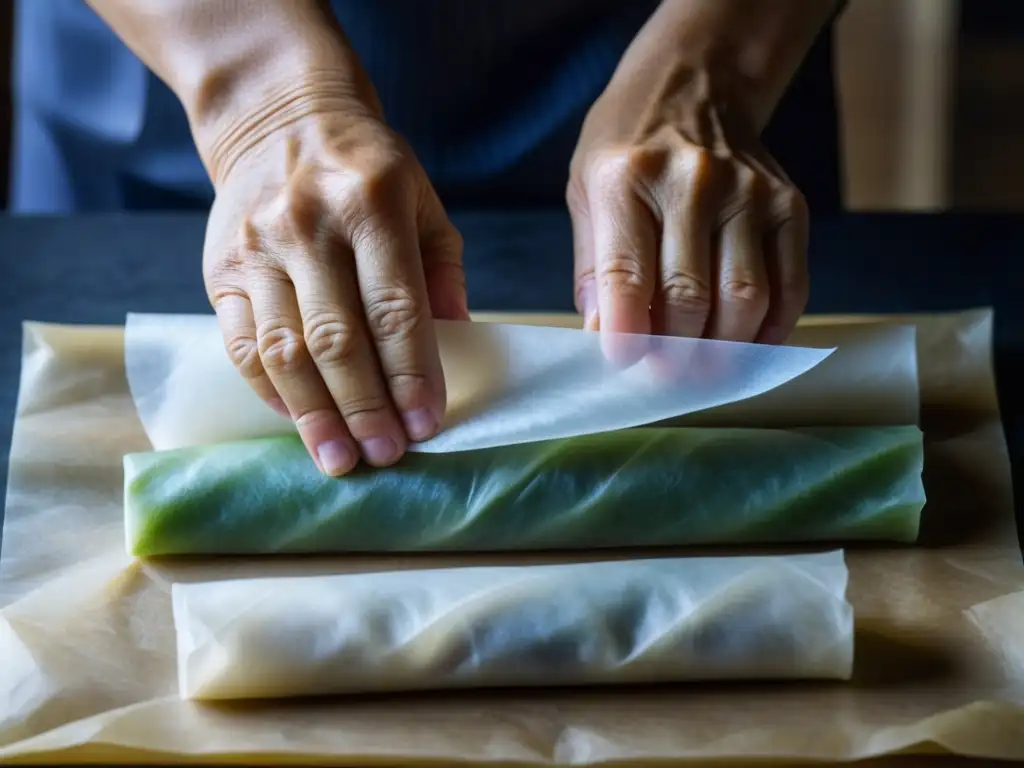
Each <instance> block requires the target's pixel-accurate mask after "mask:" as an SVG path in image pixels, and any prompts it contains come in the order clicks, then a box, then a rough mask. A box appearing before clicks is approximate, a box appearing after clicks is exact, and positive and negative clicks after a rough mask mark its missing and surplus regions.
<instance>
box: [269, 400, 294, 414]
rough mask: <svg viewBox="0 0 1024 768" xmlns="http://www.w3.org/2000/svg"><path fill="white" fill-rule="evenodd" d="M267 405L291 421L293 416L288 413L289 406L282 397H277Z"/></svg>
mask: <svg viewBox="0 0 1024 768" xmlns="http://www.w3.org/2000/svg"><path fill="white" fill-rule="evenodd" d="M267 405H269V406H270V407H271V408H273V409H274V410H275V411H276V412H277V413H279V414H281V415H282V416H284V417H285V418H286V419H290V418H291V417H292V415H291V414H290V413H288V406H286V405H285V404H284V400H282V399H281V398H280V397H275V398H274V399H273V400H268V401H267Z"/></svg>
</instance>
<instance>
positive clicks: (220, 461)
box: [125, 426, 925, 556]
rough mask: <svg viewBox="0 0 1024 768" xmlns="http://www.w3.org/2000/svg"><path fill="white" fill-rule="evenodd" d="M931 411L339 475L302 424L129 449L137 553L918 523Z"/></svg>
mask: <svg viewBox="0 0 1024 768" xmlns="http://www.w3.org/2000/svg"><path fill="white" fill-rule="evenodd" d="M923 454H924V449H923V437H922V434H921V432H920V430H919V429H917V427H912V426H908V427H884V428H873V427H871V428H867V427H865V428H860V427H855V428H824V429H823V428H818V429H803V430H768V429H636V430H626V431H623V432H618V433H612V434H602V435H590V436H585V437H578V438H570V439H566V440H557V441H550V442H545V443H534V444H526V445H518V446H510V447H503V448H494V449H487V450H481V451H471V452H464V453H451V454H409V455H408V456H406V457H405V458H403V460H402V461H401V462H399V464H397V465H396V466H394V467H391V468H388V469H362V468H360V469H357V470H356V471H355V472H354V473H352V474H350V475H348V476H346V477H343V478H328V477H326V476H324V475H322V474H321V473H320V472H319V471H318V470H317V468H316V466H315V465H314V464H313V462H312V461H311V460H310V458H309V456H308V455H307V454H306V452H305V451H304V449H303V446H302V443H301V442H300V441H299V439H298V438H297V437H280V438H270V439H263V440H252V441H246V442H240V443H233V444H224V445H216V446H209V447H201V448H187V449H182V450H177V451H168V452H163V453H150V454H134V455H129V456H126V457H125V515H126V526H127V540H128V548H129V550H130V552H131V553H132V554H134V555H137V556H157V555H188V554H224V555H227V554H271V553H292V554H295V553H341V552H416V551H460V550H461V551H490V550H540V549H577V548H579V549H584V548H585V549H593V548H604V547H638V546H670V545H673V546H683V545H698V544H737V543H772V542H809V541H853V540H883V541H897V542H911V541H913V540H915V539H916V537H917V533H918V527H919V523H920V516H921V509H922V507H923V506H924V501H925V496H924V487H923V485H922V482H921V471H922V468H923V461H924V458H923Z"/></svg>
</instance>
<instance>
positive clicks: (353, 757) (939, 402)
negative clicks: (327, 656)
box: [0, 311, 1024, 765]
mask: <svg viewBox="0 0 1024 768" xmlns="http://www.w3.org/2000/svg"><path fill="white" fill-rule="evenodd" d="M489 319H494V318H489ZM500 319H502V320H504V321H509V320H513V321H514V322H517V323H530V322H541V323H550V324H563V323H565V322H566V321H565V319H564V318H558V317H555V318H526V317H517V318H509V317H505V318H500ZM893 325H910V326H912V327H913V328H914V329H916V346H917V360H916V368H917V374H918V375H919V378H920V403H921V411H920V414H921V419H920V421H921V427H922V429H923V430H924V433H925V438H926V459H925V485H926V491H927V495H928V504H927V506H926V509H925V514H924V519H923V521H922V540H921V544H922V546H919V547H913V548H907V547H899V548H888V549H881V550H877V549H872V550H859V549H858V550H850V551H848V552H847V553H846V560H847V566H848V568H849V576H850V582H849V589H848V598H849V601H850V603H851V604H852V605H853V608H854V612H855V616H856V629H855V643H856V658H855V662H854V668H853V674H852V679H851V680H850V682H848V683H835V682H817V683H814V682H810V683H801V684H797V683H793V684H789V685H782V686H780V685H778V684H771V683H749V682H748V683H734V684H730V685H729V686H727V687H721V686H712V685H708V684H689V685H683V686H660V687H645V686H642V685H637V686H630V687H626V688H623V687H613V688H590V689H586V690H584V691H575V690H551V689H547V690H544V691H543V692H540V693H536V692H533V691H530V690H523V691H519V692H508V691H505V692H499V691H488V692H448V693H444V694H442V693H436V692H423V693H419V694H407V695H402V696H393V695H384V694H380V695H376V696H358V697H353V698H347V699H346V698H340V699H339V698H328V699H318V700H315V701H309V700H295V701H289V702H280V701H277V702H266V703H260V704H251V703H250V704H246V705H245V706H238V705H230V706H229V705H226V704H224V703H211V702H194V701H182V700H181V699H180V697H179V687H178V681H177V674H176V664H175V658H176V653H175V632H174V627H173V619H172V605H171V591H172V585H174V584H184V583H189V582H211V581H221V580H227V579H240V578H257V577H259V578H266V577H270V576H288V577H300V576H306V577H310V576H313V577H316V576H326V575H330V574H345V573H359V572H369V571H401V570H408V569H431V568H442V567H446V566H450V565H453V564H458V565H462V566H498V565H514V564H524V563H533V562H536V563H550V562H552V561H555V562H573V561H584V562H587V561H593V560H596V559H602V560H614V559H615V558H616V555H613V554H611V553H609V554H607V555H605V556H603V557H602V558H596V557H594V556H593V555H586V554H579V555H544V556H541V555H533V556H504V557H496V556H490V557H476V558H470V557H459V558H453V557H449V556H431V557H415V558H414V557H397V556H391V557H368V556H367V557H352V558H344V559H338V558H335V559H332V560H316V559H305V560H291V559H287V558H284V559H278V560H275V561H273V562H267V561H248V560H230V561H227V562H215V563H210V562H161V563H143V562H137V561H135V562H133V561H131V560H130V559H129V558H128V556H127V555H126V554H125V553H124V538H123V537H124V532H123V509H122V499H123V477H122V469H121V466H122V464H121V463H122V456H123V455H124V454H125V453H129V452H138V451H146V450H151V449H152V445H151V443H150V441H149V440H148V439H147V436H146V433H145V431H144V429H143V426H142V423H141V421H140V419H139V417H138V415H137V413H136V409H135V405H134V403H133V400H132V395H131V391H130V390H129V387H128V377H127V375H126V369H125V333H124V329H123V328H96V327H68V326H53V325H44V324H35V323H29V324H26V326H25V335H24V357H23V368H22V380H21V390H20V395H19V403H18V414H17V419H16V423H15V431H14V440H13V449H12V457H11V458H12V461H11V473H10V487H9V489H8V497H7V512H6V519H5V524H4V538H3V545H2V546H3V549H2V554H0V606H2V608H0V659H2V660H3V663H2V664H0V761H7V762H51V763H52V762H59V763H75V762H93V763H95V762H130V763H136V762H163V763H168V762H170V763H174V762H197V761H198V762H206V763H209V762H241V763H249V764H251V763H256V762H259V763H273V764H298V763H304V764H310V763H320V764H323V763H332V764H345V765H357V764H382V763H391V764H395V763H401V764H418V763H432V764H437V763H446V762H466V763H472V764H495V765H498V764H502V765H507V764H512V763H516V764H528V765H588V764H597V763H613V764H616V763H617V764H630V765H636V764H638V763H643V762H663V761H672V762H688V761H700V762H703V761H707V760H712V759H714V760H719V759H732V760H738V761H746V760H757V761H759V762H760V761H765V760H776V761H786V760H794V759H799V760H808V759H809V760H853V759H864V758H872V757H877V756H882V755H887V754H894V753H906V752H921V753H935V752H952V753H956V754H964V755H971V756H980V757H993V758H1014V759H1024V644H1022V643H1021V642H1020V628H1021V625H1020V621H1021V620H1020V616H1022V615H1024V591H1022V590H1024V574H1022V571H1024V569H1022V568H1021V565H1020V550H1019V548H1018V546H1017V544H1016V530H1015V526H1014V523H1013V514H1012V498H1011V491H1010V474H1009V464H1008V458H1007V455H1006V448H1005V443H1004V440H1003V436H1002V431H1001V427H1000V424H999V420H998V413H997V406H996V399H995V388H994V382H993V376H992V369H991V362H990V344H991V332H992V324H991V315H990V313H989V312H987V311H980V312H969V313H962V314H956V315H948V316H925V317H906V318H873V319H855V320H852V321H851V320H848V319H834V318H827V319H814V318H812V319H810V323H809V325H805V326H804V328H802V329H801V330H799V331H798V333H797V334H796V335H795V336H794V338H793V340H792V343H793V344H795V345H797V346H801V345H803V346H808V347H818V348H822V349H829V348H831V347H833V346H835V347H838V349H837V351H836V352H835V353H833V354H832V355H830V356H829V357H828V358H826V359H825V360H824V361H822V362H821V363H820V364H819V365H818V366H815V367H814V368H813V369H810V370H808V371H807V372H806V373H805V374H801V375H800V376H798V377H796V378H794V379H793V380H792V384H789V383H786V384H785V385H782V386H778V387H776V388H773V389H770V390H766V391H765V392H763V393H761V394H758V395H752V396H750V397H749V398H747V399H743V400H738V401H734V402H732V403H723V404H720V405H718V406H716V407H715V408H711V409H709V410H703V411H692V412H691V413H690V414H689V415H685V416H684V420H686V421H687V422H688V423H707V422H708V421H710V422H711V423H714V424H715V425H725V424H729V423H730V420H732V421H740V422H743V423H741V424H740V425H742V426H760V425H762V424H765V425H771V426H803V425H812V424H813V423H819V424H820V423H822V419H824V418H826V417H828V416H829V413H830V411H829V409H835V408H837V406H838V405H839V404H840V403H841V402H843V400H844V399H845V398H846V397H847V396H848V395H850V394H854V395H855V394H856V393H855V392H853V391H852V390H851V388H852V384H851V378H850V377H853V379H854V380H862V377H863V373H862V371H860V370H858V369H857V368H856V366H853V367H851V368H850V369H849V370H845V371H844V370H839V369H838V368H835V365H834V364H835V361H836V360H841V359H842V358H841V357H840V355H842V353H843V350H844V349H849V348H856V346H857V344H858V343H859V342H857V340H858V339H860V340H863V339H866V338H869V337H873V336H876V335H877V336H879V337H881V338H886V337H887V336H888V335H889V334H890V333H896V334H897V335H898V334H899V333H906V332H905V331H896V332H892V331H889V330H886V329H888V328H890V327H891V326H893ZM807 339H810V341H804V340H807ZM841 339H845V342H843V341H841ZM860 348H861V349H862V350H863V349H864V346H863V345H861V347H860ZM866 354H867V358H868V361H869V362H870V361H872V360H879V359H880V358H879V357H876V356H875V355H874V354H873V353H866ZM863 359H864V358H863V357H862V362H863ZM830 364H833V367H834V368H835V370H833V372H832V373H830V374H829V378H830V380H831V381H832V382H833V384H832V385H828V384H825V383H822V384H820V385H815V387H816V388H817V387H820V388H819V389H816V390H814V391H811V392H808V391H807V390H804V391H803V392H802V393H801V392H800V390H799V388H797V390H796V391H797V394H796V395H792V396H786V395H784V392H785V390H786V388H790V389H792V387H796V385H797V383H798V382H804V386H805V387H806V386H809V384H807V382H809V381H810V376H812V375H814V373H815V372H818V374H819V375H821V372H826V373H827V372H828V369H826V368H824V366H825V365H830ZM914 366H915V361H913V360H908V359H902V360H897V359H895V358H890V359H888V360H882V362H881V363H880V364H879V365H878V366H877V369H878V371H879V375H880V376H882V374H883V373H884V372H885V371H888V372H889V374H891V375H889V376H888V377H886V376H882V379H879V378H877V377H872V378H871V379H870V380H869V381H867V382H865V383H866V384H867V385H868V389H867V390H866V391H869V392H872V393H873V394H872V395H871V397H867V396H865V398H864V399H863V400H861V401H860V402H856V401H857V398H856V397H854V402H852V403H851V402H849V401H847V403H846V405H847V406H848V407H852V408H861V409H862V410H861V415H863V416H864V417H865V418H863V419H861V420H860V423H876V424H880V423H886V422H888V423H908V422H909V420H912V419H914V418H915V415H914V413H912V411H913V412H915V413H916V408H910V407H906V408H905V409H902V410H903V412H898V411H900V410H901V409H900V408H898V407H896V405H895V404H896V403H903V404H904V406H906V405H908V404H909V403H910V402H911V400H913V399H916V398H913V397H912V394H911V395H908V392H907V390H906V381H905V377H902V376H901V375H899V373H898V372H899V371H901V370H902V371H907V370H912V369H913V368H914ZM704 368H705V369H706V368H707V367H706V366H705V367H704ZM659 375H661V374H659ZM805 377H806V378H805ZM879 380H885V381H888V382H891V384H892V391H891V392H887V391H881V388H880V387H879V386H878V385H877V381H879ZM871 381H874V382H876V383H875V384H871ZM901 382H902V383H901ZM829 386H833V387H835V389H833V390H830V389H829ZM844 387H845V388H846V389H845V390H844V389H843V388H844ZM897 390H898V391H897ZM843 391H845V392H846V393H847V394H846V395H843V396H842V397H834V396H833V394H830V392H831V393H835V392H843ZM811 395H813V398H812V397H811ZM768 397H775V398H776V399H777V402H776V403H775V404H774V405H773V406H772V408H762V406H759V405H758V404H757V401H758V399H759V398H768ZM789 397H793V398H794V399H793V401H792V402H787V398H789ZM908 397H910V399H908ZM868 402H873V403H875V404H876V405H878V414H877V415H872V414H871V413H868V412H867V410H868V409H867V407H866V405H865V403H868ZM822 404H824V405H822ZM826 406H827V407H826ZM737 408H746V409H748V410H747V412H746V413H743V412H742V410H740V411H739V412H738V411H737ZM729 409H731V414H730V413H729V412H726V411H728V410H729ZM749 409H753V411H754V412H753V413H751V410H749ZM759 409H760V410H759ZM716 410H717V413H716ZM481 412H482V411H481ZM772 412H774V413H775V414H776V415H772ZM780 412H781V414H782V417H784V418H782V417H780V416H779V415H778V414H779V413H780ZM831 413H832V416H833V417H834V418H836V419H840V418H843V417H842V415H841V411H836V410H832V411H831ZM886 414H888V415H886ZM655 418H661V417H660V416H659V417H655ZM773 419H774V420H775V421H773ZM702 420H706V421H703V422H702ZM780 420H781V421H784V422H791V423H782V424H780V423H779V421H780ZM836 423H839V422H836ZM481 434H486V431H483V432H481ZM652 554H653V553H652ZM625 556H626V555H623V557H625ZM659 556H660V557H664V556H665V555H664V553H661V554H660V555H659ZM628 557H630V558H633V559H636V558H637V557H638V554H637V553H633V552H631V553H628Z"/></svg>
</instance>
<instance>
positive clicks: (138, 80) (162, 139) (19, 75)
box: [11, 0, 839, 213]
mask: <svg viewBox="0 0 1024 768" xmlns="http://www.w3.org/2000/svg"><path fill="white" fill-rule="evenodd" d="M17 3H18V4H17V6H16V28H15V34H16V47H15V73H14V74H15V78H14V96H15V131H14V134H15V144H14V158H13V160H14V162H13V173H12V180H11V182H12V189H11V200H12V209H13V210H14V211H15V212H21V213H26V212H34V213H42V212H45V213H66V212H85V211H110V210H138V209H150V210H151V209H176V208H204V207H207V206H209V204H210V202H211V201H212V198H213V190H212V188H211V187H210V184H209V181H208V180H207V179H206V175H205V172H204V170H203V168H202V165H201V164H200V162H199V159H198V157H197V155H196V152H195V149H194V147H193V146H192V142H191V137H190V134H189V130H188V125H187V122H186V120H185V115H184V112H183V110H182V108H181V106H180V105H179V104H178V102H177V100H176V99H175V97H174V96H173V94H172V93H171V92H170V91H169V90H168V89H167V87H166V86H164V85H163V84H162V83H161V82H160V81H159V80H158V79H157V78H156V77H154V76H153V75H152V74H151V73H149V71H148V70H146V68H145V67H144V66H143V65H142V64H141V63H140V62H139V61H138V59H136V58H135V56H134V55H133V54H132V53H131V52H129V51H128V50H127V48H125V47H124V45H122V44H121V43H120V41H119V40H118V39H117V38H116V36H115V35H114V34H113V33H112V32H111V31H110V30H109V29H108V28H107V27H106V26H105V24H104V23H103V22H102V21H101V20H100V19H99V18H98V17H97V16H96V15H95V14H94V13H93V12H92V11H91V9H89V7H88V6H87V5H86V4H85V2H84V1H83V0H17ZM333 5H334V8H335V12H336V14H337V16H338V19H339V21H340V23H341V25H342V27H343V28H344V29H345V30H346V33H347V35H348V37H349V38H350V40H351V42H352V44H353V46H354V47H355V48H356V50H357V52H358V53H359V55H360V57H361V60H362V62H363V64H364V66H365V67H366V68H367V70H368V71H369V74H370V76H371V78H372V80H373V82H374V84H375V86H376V88H377V90H378V93H379V94H380V97H381V101H382V103H383V105H384V110H385V114H386V116H387V118H388V121H389V123H390V124H391V125H392V126H393V127H394V128H395V129H396V130H398V131H399V132H400V133H402V134H403V135H404V136H405V137H406V138H407V139H408V140H409V142H410V143H411V145H412V146H413V148H414V150H415V151H416V153H417V156H418V157H419V159H420V161H421V162H422V163H423V164H424V166H425V168H426V169H427V172H428V173H429V174H430V177H431V179H432V181H433V182H434V184H435V186H436V187H437V188H438V191H439V193H440V195H441V197H442V200H443V201H444V202H445V204H446V205H447V206H449V207H518V206H549V205H561V204H562V201H563V198H564V189H565V183H566V180H567V176H568V163H569V158H570V156H571V154H572V150H573V147H574V145H575V141H576V138H577V136H578V134H579V129H580V125H581V123H582V121H583V117H584V115H585V113H586V110H587V108H588V107H589V105H590V104H591V103H592V102H593V100H594V99H595V98H596V97H597V96H598V94H599V93H600V92H601V90H602V88H603V87H604V86H605V84H606V83H607V81H608V78H609V77H610V76H611V73H612V71H613V70H614V68H615V66H616V64H617V62H618V60H619V57H620V56H621V55H622V53H623V51H624V50H625V49H626V47H627V46H628V45H629V43H630V41H631V40H632V39H633V37H634V35H635V34H636V32H637V31H638V30H639V28H640V26H641V25H642V24H643V23H644V21H646V19H647V18H648V17H649V15H650V14H651V13H652V12H653V11H654V9H655V8H656V7H657V5H658V2H657V0H556V1H554V2H552V1H548V2H532V1H528V2H524V1H523V0H432V1H431V2H423V0H335V1H334V3H333ZM827 44H828V40H827V38H823V42H822V44H821V45H819V46H818V48H821V49H822V50H821V51H819V52H817V53H815V54H814V55H812V56H811V57H810V58H809V60H808V63H807V66H806V68H805V69H806V70H807V73H808V75H807V76H802V80H803V83H802V84H796V85H795V86H794V89H793V94H796V96H795V97H794V98H790V99H788V100H787V101H788V102H789V103H790V104H791V105H792V106H788V107H787V108H786V109H780V113H779V115H778V116H777V117H776V120H775V122H776V123H778V124H780V125H782V126H783V127H782V128H780V129H777V130H775V134H777V136H776V138H775V142H776V143H779V144H781V145H783V147H785V146H787V145H788V146H791V147H793V149H794V151H791V152H789V154H790V155H792V157H791V158H789V160H788V164H787V158H786V154H787V153H786V152H781V153H779V151H778V149H777V148H775V147H772V148H773V149H775V151H776V152H777V153H778V154H780V155H781V158H780V159H782V160H783V163H784V165H787V169H788V170H789V171H790V172H791V174H792V175H793V176H794V180H795V181H797V183H799V184H803V186H804V188H805V191H806V192H807V193H808V195H809V197H811V198H812V204H813V203H814V202H815V200H814V199H813V198H819V200H820V205H819V207H834V206H836V205H837V204H838V186H839V182H838V164H837V163H838V160H837V158H838V150H837V143H836V137H835V133H836V119H835V108H834V103H833V96H834V95H833V91H832V81H831V67H830V61H829V56H830V53H829V52H828V50H827V47H828V45H827ZM793 94H791V96H793ZM790 114H791V115H792V116H789V117H787V115H790ZM775 127H776V126H775V125H773V129H775ZM808 130H809V131H810V134H809V133H808ZM771 133H772V132H771V131H769V134H771ZM809 135H811V136H812V137H813V140H810V141H809V140H808V136H809ZM808 147H810V148H811V149H810V150H809V149H808ZM796 148H800V150H801V151H800V152H796V151H795V149H796ZM802 168H806V172H805V171H804V170H801V169H802ZM812 173H813V175H814V177H815V178H814V179H810V175H811V174H812ZM803 176H808V180H804V179H803V178H802V177H803ZM811 182H813V183H811ZM808 187H809V188H808ZM819 188H820V189H819Z"/></svg>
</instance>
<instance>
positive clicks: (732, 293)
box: [720, 277, 768, 308]
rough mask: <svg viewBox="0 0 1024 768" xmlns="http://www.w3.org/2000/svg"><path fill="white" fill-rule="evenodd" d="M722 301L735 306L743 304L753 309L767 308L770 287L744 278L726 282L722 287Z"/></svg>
mask: <svg viewBox="0 0 1024 768" xmlns="http://www.w3.org/2000/svg"><path fill="white" fill-rule="evenodd" d="M720 291H721V294H722V299H723V300H724V301H728V302H730V303H734V304H742V305H746V306H749V307H751V308H754V307H759V306H766V305H767V303H768V287H767V286H765V285H762V284H761V283H760V282H758V281H756V280H753V279H750V278H743V277H736V278H733V279H730V280H726V281H724V282H723V283H722V285H721V286H720Z"/></svg>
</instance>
